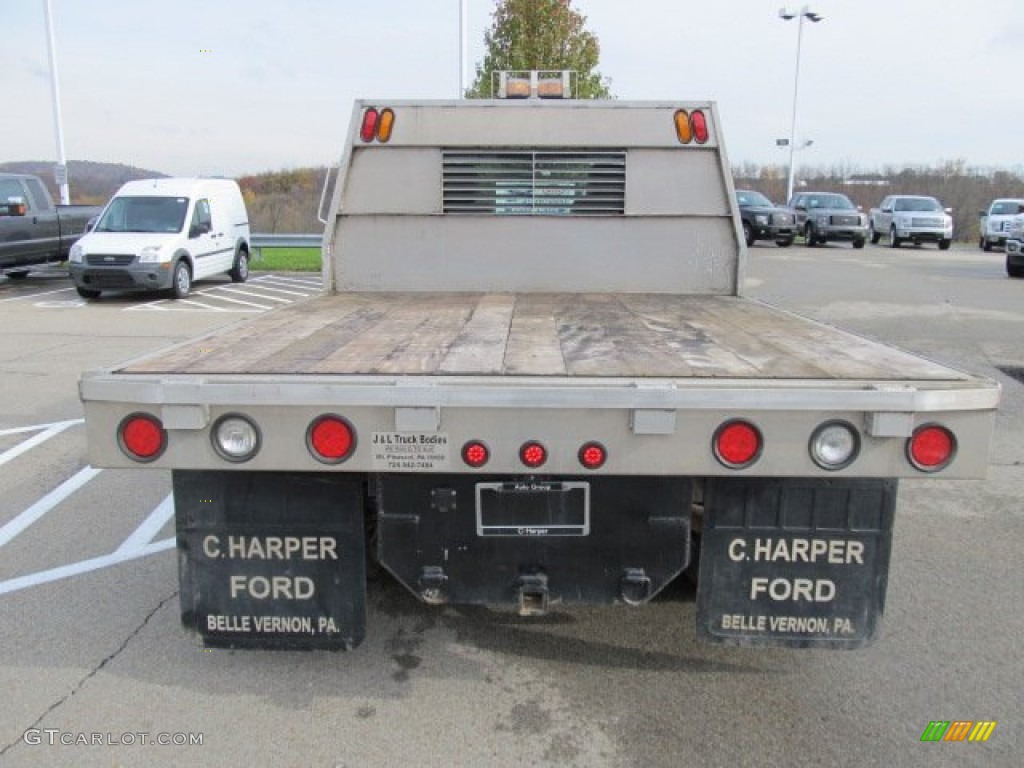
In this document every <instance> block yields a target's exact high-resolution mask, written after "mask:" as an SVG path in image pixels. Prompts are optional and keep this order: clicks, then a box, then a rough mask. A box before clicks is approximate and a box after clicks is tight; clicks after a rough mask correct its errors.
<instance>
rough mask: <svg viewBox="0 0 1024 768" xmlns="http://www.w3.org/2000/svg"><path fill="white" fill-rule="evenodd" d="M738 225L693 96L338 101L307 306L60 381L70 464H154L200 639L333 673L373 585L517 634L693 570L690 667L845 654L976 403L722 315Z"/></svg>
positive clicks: (719, 158)
mask: <svg viewBox="0 0 1024 768" xmlns="http://www.w3.org/2000/svg"><path fill="white" fill-rule="evenodd" d="M734 200H735V196H734V190H733V187H732V181H731V177H730V173H729V164H728V161H727V159H726V153H725V148H724V144H723V140H722V133H721V129H720V121H719V114H718V111H717V109H716V107H715V105H714V103H712V102H709V101H690V102H676V101H672V102H630V101H621V102H620V101H579V100H571V99H568V100H549V99H536V98H527V99H521V100H481V101H471V100H464V101H392V102H386V103H381V102H370V101H360V102H357V103H356V104H355V106H354V111H353V116H352V122H351V125H350V126H349V130H348V138H347V143H346V147H345V150H344V153H343V156H342V160H341V162H340V165H339V175H338V179H337V182H336V184H335V190H334V193H333V198H332V202H331V209H330V215H329V216H328V224H327V226H326V228H325V232H324V238H323V256H324V262H323V280H324V292H323V294H322V295H321V296H319V297H315V298H313V299H311V300H309V301H305V302H302V303H298V304H294V305H291V306H288V307H284V308H281V309H278V310H274V311H272V312H267V313H265V314H262V315H260V316H258V317H256V318H253V319H250V320H248V321H245V322H243V323H241V324H239V325H235V326H231V327H227V328H224V329H222V330H218V331H215V332H214V333H212V334H210V335H207V336H205V337H202V338H199V339H195V340H191V341H188V342H185V343H183V344H180V345H177V346H175V347H173V348H170V349H165V350H161V351H158V352H156V353H154V354H150V355H147V356H145V357H143V358H140V359H137V360H134V361H130V362H128V363H125V364H123V365H119V366H116V367H113V368H110V369H105V370H101V371H93V372H89V373H86V374H84V375H83V377H82V379H81V382H80V392H81V397H82V400H83V402H84V408H85V416H86V427H87V434H88V444H89V449H88V450H89V459H90V461H91V462H92V463H93V464H94V465H96V466H104V467H149V468H159V469H169V470H171V473H172V483H173V491H174V504H175V514H176V528H177V539H178V554H179V574H180V583H181V592H180V599H181V615H182V620H183V623H184V624H185V626H186V627H188V628H190V629H193V630H195V631H196V632H198V633H199V635H200V636H201V638H202V640H203V642H204V643H206V644H207V645H213V646H217V645H227V646H238V647H284V648H332V649H336V648H353V647H355V646H357V645H358V644H359V643H360V642H361V641H362V640H363V639H364V636H365V633H366V631H367V627H366V623H367V620H366V615H367V607H366V578H367V566H368V563H374V564H379V565H380V566H382V567H383V568H384V569H385V570H386V571H387V572H389V573H390V574H391V575H392V576H394V577H395V578H396V579H398V581H400V582H401V583H402V584H404V585H405V587H407V588H408V589H409V590H410V591H411V592H412V593H413V594H414V595H415V596H416V597H418V598H419V599H420V600H422V601H424V602H425V603H428V604H432V605H444V604H467V603H468V604H488V605H496V606H507V607H508V608H509V609H511V610H518V611H519V612H520V613H521V614H523V615H538V614H543V613H545V612H547V611H549V610H551V609H552V608H553V607H555V606H558V605H572V604H580V603H619V604H623V605H628V606H640V605H642V604H644V603H646V602H647V601H649V600H650V599H651V598H653V597H654V596H655V595H656V594H657V593H658V592H659V591H660V590H662V589H663V588H664V587H665V585H666V584H668V583H669V582H670V581H672V580H673V579H675V578H677V577H678V576H679V575H680V574H681V573H682V572H683V571H684V570H686V569H689V570H690V571H691V572H693V573H695V574H696V577H697V594H696V622H697V628H696V630H697V631H696V634H697V637H698V638H699V639H700V640H701V641H707V642H713V643H721V644H732V645H745V646H774V647H789V648H806V647H820V648H842V649H849V648H857V647H861V646H863V645H865V644H867V643H869V642H871V641H872V640H873V639H874V638H875V637H876V635H877V633H878V630H879V626H880V618H881V616H882V613H883V610H884V605H885V595H886V589H887V582H888V573H889V561H890V552H891V544H892V536H893V529H894V523H895V522H896V520H897V518H898V512H897V487H898V482H899V479H900V478H908V477H909V478H931V477H934V478H981V477H984V475H985V472H986V467H987V463H988V450H989V442H990V439H991V433H992V429H993V422H994V414H995V410H996V407H997V403H998V399H999V388H998V385H997V384H996V383H994V382H992V381H989V380H987V379H984V378H981V377H978V376H974V375H971V374H969V373H965V372H962V371H959V370H955V369H953V368H950V367H948V366H946V365H943V364H940V363H936V362H932V361H930V360H926V359H923V358H921V357H919V356H916V355H913V354H910V353H908V352H904V351H901V350H898V349H894V348H892V347H889V346H886V345H883V344H881V343H878V342H876V341H871V340H868V339H864V338H861V337H858V336H855V335H853V334H850V333H847V332H845V331H842V330H840V329H837V328H834V327H831V326H828V325H825V324H823V323H820V322H816V321H814V320H810V319H807V318H803V317H799V316H797V315H794V314H791V313H789V312H786V311H783V310H780V309H777V308H775V307H772V306H770V305H768V304H765V303H762V302H759V301H755V300H751V299H748V298H745V297H743V296H742V287H743V281H744V262H745V259H746V255H747V252H746V246H745V244H744V240H743V236H742V230H741V223H740V218H739V215H738V211H737V209H736V207H735V203H734ZM698 562H699V566H698V565H697V564H698ZM631 609H635V608H631Z"/></svg>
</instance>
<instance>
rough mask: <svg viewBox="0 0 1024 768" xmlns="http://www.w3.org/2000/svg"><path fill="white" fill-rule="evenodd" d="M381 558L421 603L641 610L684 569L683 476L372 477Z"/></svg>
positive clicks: (689, 492)
mask: <svg viewBox="0 0 1024 768" xmlns="http://www.w3.org/2000/svg"><path fill="white" fill-rule="evenodd" d="M377 493H378V508H379V516H378V537H379V545H378V551H379V557H380V562H381V564H382V565H384V566H385V567H386V568H387V569H388V570H389V571H391V573H392V574H394V575H395V576H396V577H397V578H398V580H399V581H401V582H402V583H403V584H404V585H405V586H406V587H407V588H408V589H409V590H410V591H411V592H413V593H414V594H416V595H417V596H419V597H420V599H421V600H423V601H425V602H427V603H432V604H440V603H474V604H489V605H510V606H514V607H518V609H519V612H520V613H521V614H524V615H531V614H542V613H544V612H545V611H546V610H547V608H548V606H549V604H555V603H559V602H564V603H612V602H616V601H621V602H625V603H629V604H640V603H644V602H646V601H647V600H649V599H650V598H651V597H653V596H654V595H655V594H656V593H657V592H658V591H659V590H660V589H661V588H662V587H663V586H664V585H665V584H667V583H668V582H669V581H671V580H672V578H674V577H675V576H676V575H677V574H678V573H679V572H680V571H682V570H683V569H684V568H685V567H686V566H687V564H688V563H689V556H690V555H689V553H690V513H691V510H690V507H691V503H692V498H693V483H692V481H691V480H689V479H686V478H661V477H596V476H591V477H559V478H541V477H532V478H509V477H487V476H476V475H444V476H442V475H433V476H431V475H398V474H389V475H383V476H381V477H380V479H379V485H378V491H377Z"/></svg>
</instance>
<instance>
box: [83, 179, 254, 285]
mask: <svg viewBox="0 0 1024 768" xmlns="http://www.w3.org/2000/svg"><path fill="white" fill-rule="evenodd" d="M68 266H69V271H70V272H71V279H72V280H73V281H74V283H75V287H77V288H78V293H79V295H81V296H82V297H84V298H87V299H95V298H97V297H98V296H99V295H100V293H101V292H102V291H105V290H149V291H153V290H168V289H169V290H170V291H171V294H172V295H173V296H174V297H175V298H178V299H181V298H184V297H186V296H188V294H189V291H190V290H191V288H192V281H193V280H200V279H202V278H204V277H211V276H213V275H219V274H223V273H225V272H226V273H228V274H229V275H230V276H231V279H232V280H233V281H235V282H239V283H240V282H244V281H245V280H246V279H247V278H248V276H249V216H248V214H247V213H246V210H245V202H244V201H243V200H242V192H241V190H240V189H239V188H238V184H237V183H236V182H234V181H231V180H228V179H143V180H140V181H129V182H128V183H127V184H125V185H124V186H122V187H121V189H119V190H118V192H117V194H116V195H115V196H114V197H113V199H112V200H111V201H110V202H109V203H108V204H107V207H106V208H105V209H104V210H103V213H102V215H101V216H100V218H99V220H98V221H97V222H96V226H95V227H94V228H93V229H92V231H91V232H89V234H87V235H85V236H84V237H83V238H82V239H81V240H79V241H78V242H77V243H75V245H74V247H72V249H71V254H70V258H69V265H68Z"/></svg>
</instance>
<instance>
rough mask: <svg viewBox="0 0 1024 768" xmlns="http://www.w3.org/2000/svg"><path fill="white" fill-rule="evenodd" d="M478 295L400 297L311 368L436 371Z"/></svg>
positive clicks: (323, 370) (317, 370) (319, 370)
mask: <svg viewBox="0 0 1024 768" xmlns="http://www.w3.org/2000/svg"><path fill="white" fill-rule="evenodd" d="M477 298H478V297H476V296H473V295H470V294H401V295H400V296H397V297H395V298H394V299H393V300H391V301H390V302H387V303H384V304H383V306H382V309H384V312H383V314H382V315H381V317H380V318H379V320H378V321H377V322H376V323H374V324H373V325H372V326H371V327H369V328H367V329H366V330H364V332H363V333H361V334H360V335H358V336H356V337H354V338H352V339H351V340H349V341H348V342H347V343H345V344H344V345H343V346H341V347H340V348H339V349H337V350H336V351H335V352H333V353H331V354H330V355H328V356H327V357H325V358H323V359H322V360H320V362H318V363H316V364H314V365H312V366H311V367H310V369H309V370H310V372H311V373H409V374H417V373H419V374H422V373H434V372H435V371H436V369H437V366H438V364H439V363H440V360H441V359H442V358H443V357H444V354H445V352H446V351H447V349H448V347H449V346H450V345H451V343H452V342H453V341H454V340H455V339H456V337H457V336H458V333H459V331H460V330H461V329H462V326H463V325H464V324H465V321H466V319H467V318H468V317H469V315H470V313H471V312H472V307H473V305H474V304H475V302H476V300H477Z"/></svg>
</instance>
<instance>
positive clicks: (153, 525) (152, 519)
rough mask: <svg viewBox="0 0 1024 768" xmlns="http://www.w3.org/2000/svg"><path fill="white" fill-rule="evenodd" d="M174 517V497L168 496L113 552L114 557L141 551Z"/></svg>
mask: <svg viewBox="0 0 1024 768" xmlns="http://www.w3.org/2000/svg"><path fill="white" fill-rule="evenodd" d="M172 517H174V495H173V494H168V495H167V497H166V498H165V499H164V500H163V501H161V502H160V503H159V504H157V505H156V507H155V508H154V509H153V511H152V512H150V513H149V517H147V518H146V519H145V520H143V521H142V525H140V526H139V527H138V528H136V529H135V530H134V531H133V532H132V535H131V536H129V537H128V538H127V539H125V540H124V542H123V543H122V544H121V546H120V547H118V548H117V550H116V551H115V552H114V554H115V555H123V554H126V553H128V552H134V551H136V550H138V549H141V548H142V547H144V546H145V545H146V544H149V542H150V541H152V540H153V537H154V536H156V535H157V534H158V533H159V532H160V529H161V528H163V527H164V526H165V525H167V521H168V520H170V519H171V518H172Z"/></svg>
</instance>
